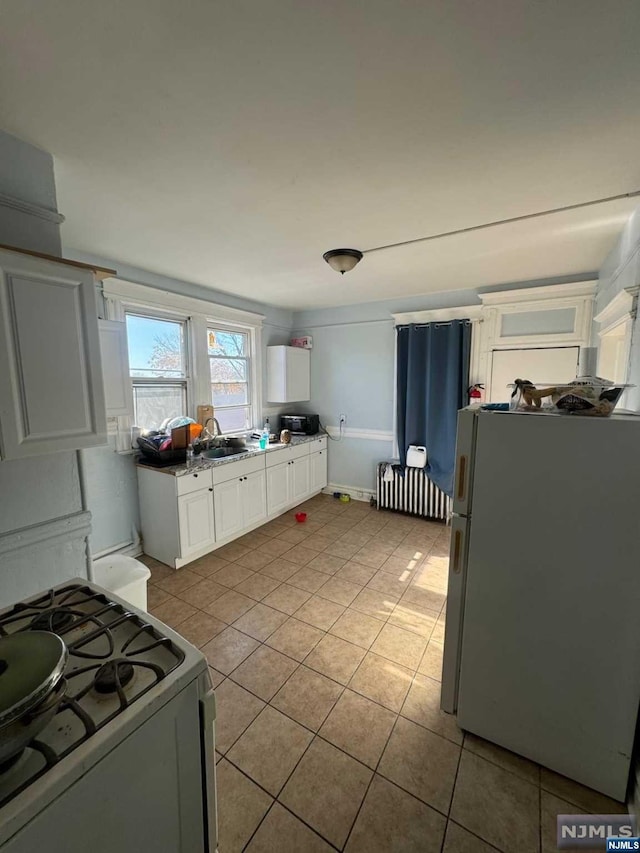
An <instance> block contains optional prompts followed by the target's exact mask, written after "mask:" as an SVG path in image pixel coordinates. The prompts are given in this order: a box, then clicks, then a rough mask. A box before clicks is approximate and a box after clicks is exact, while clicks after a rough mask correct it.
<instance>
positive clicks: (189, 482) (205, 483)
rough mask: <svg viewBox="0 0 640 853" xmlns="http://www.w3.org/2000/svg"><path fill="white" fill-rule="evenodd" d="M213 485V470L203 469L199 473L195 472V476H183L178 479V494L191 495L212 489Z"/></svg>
mask: <svg viewBox="0 0 640 853" xmlns="http://www.w3.org/2000/svg"><path fill="white" fill-rule="evenodd" d="M212 485H213V481H212V479H211V468H201V469H200V470H199V471H194V472H193V474H183V475H182V476H181V477H176V493H177V494H178V495H190V494H191V492H197V491H199V490H200V489H206V488H211V486H212Z"/></svg>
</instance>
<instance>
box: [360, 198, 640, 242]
mask: <svg viewBox="0 0 640 853" xmlns="http://www.w3.org/2000/svg"><path fill="white" fill-rule="evenodd" d="M636 196H640V190H634V191H633V192H630V193H620V194H619V195H610V196H606V197H605V198H596V199H593V200H592V201H582V202H579V203H578V204H568V205H565V206H564V207H553V208H551V209H549V210H540V211H538V212H537V213H525V214H523V215H522V216H512V217H510V218H509V219H496V220H494V221H493V222H485V223H483V224H482V225H469V226H468V227H467V228H457V229H456V230H455V231H442V232H441V233H440V234H430V235H429V236H428V237H416V238H415V239H414V240H402V241H401V242H400V243H389V244H388V245H386V246H374V247H373V248H372V249H363V250H362V254H363V255H368V254H369V253H371V252H380V251H382V249H395V248H397V247H399V246H410V245H411V244H412V243H426V242H428V241H429V240H440V239H441V238H442V237H454V236H455V235H457V234H468V233H470V232H471V231H482V230H483V229H484V228H495V227H496V226H497V225H509V224H510V223H512V222H524V221H525V220H527V219H536V218H538V217H540V216H550V215H551V214H553V213H564V212H566V211H568V210H578V209H580V208H582V207H593V205H596V204H607V203H608V202H611V201H621V200H622V199H625V198H636Z"/></svg>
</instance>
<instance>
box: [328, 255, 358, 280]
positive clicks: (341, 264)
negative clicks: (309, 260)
mask: <svg viewBox="0 0 640 853" xmlns="http://www.w3.org/2000/svg"><path fill="white" fill-rule="evenodd" d="M322 257H323V258H324V259H325V261H326V262H327V263H328V264H329V266H330V267H331V269H332V270H335V271H336V272H339V273H340V274H341V275H344V274H345V273H346V272H349V270H352V269H353V268H354V267H355V265H356V264H357V263H359V262H360V261H361V260H362V252H360V251H359V250H358V249H330V250H329V251H328V252H325V253H324V255H323V256H322Z"/></svg>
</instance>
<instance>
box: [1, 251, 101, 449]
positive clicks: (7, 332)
mask: <svg viewBox="0 0 640 853" xmlns="http://www.w3.org/2000/svg"><path fill="white" fill-rule="evenodd" d="M0 365H2V369H1V370H0V436H1V438H0V440H1V442H2V445H1V448H0V452H1V455H2V457H3V458H5V459H17V458H20V457H24V456H36V455H38V454H42V453H51V452H52V451H57V450H77V449H80V448H83V447H95V446H96V445H100V444H106V443H107V436H106V433H107V421H106V415H105V405H104V388H103V382H102V368H101V362H100V342H99V337H98V315H97V312H96V300H95V286H94V278H93V274H92V273H91V271H90V270H85V269H79V268H77V267H72V266H68V265H65V264H63V263H55V262H53V261H45V260H43V259H42V258H32V257H29V256H26V255H19V254H17V253H15V252H5V251H0Z"/></svg>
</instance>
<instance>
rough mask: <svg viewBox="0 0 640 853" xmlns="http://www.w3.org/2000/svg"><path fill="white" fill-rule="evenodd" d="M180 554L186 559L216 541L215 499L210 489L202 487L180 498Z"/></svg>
mask: <svg viewBox="0 0 640 853" xmlns="http://www.w3.org/2000/svg"><path fill="white" fill-rule="evenodd" d="M178 525H179V529H180V556H181V557H182V558H183V559H184V558H185V557H188V556H189V555H190V554H193V553H195V552H196V551H201V550H202V549H204V548H207V547H208V546H210V545H214V544H215V541H216V537H215V527H214V522H213V500H212V494H211V490H210V489H200V491H198V492H191V494H190V495H182V496H181V497H179V498H178Z"/></svg>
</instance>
